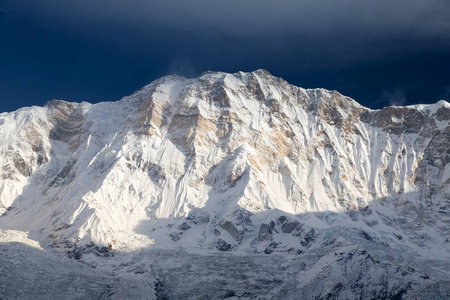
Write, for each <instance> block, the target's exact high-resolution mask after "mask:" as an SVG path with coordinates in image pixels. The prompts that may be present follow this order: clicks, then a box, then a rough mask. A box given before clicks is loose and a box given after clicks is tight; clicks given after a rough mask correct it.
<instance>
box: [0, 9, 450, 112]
mask: <svg viewBox="0 0 450 300" xmlns="http://www.w3.org/2000/svg"><path fill="white" fill-rule="evenodd" d="M258 68H264V69H267V70H268V71H269V72H271V73H272V74H274V75H276V76H280V77H282V78H284V79H286V80H287V81H288V82H290V83H292V84H295V85H297V86H301V87H306V88H312V87H323V88H327V89H335V90H338V91H339V92H341V93H343V94H345V95H348V96H350V97H352V98H354V99H355V100H357V101H358V102H360V103H361V104H363V105H365V106H368V107H371V108H379V107H382V106H386V105H392V104H397V105H398V104H415V103H431V102H436V101H438V100H440V99H446V100H450V1H448V0H397V1H387V0H378V1H364V0H363V1H361V0H341V1H334V0H304V1H297V0H295V1H294V0H284V1H283V0H277V1H269V0H239V1H237V0H228V1H222V0H221V1H218V0H186V1H179V0H171V1H167V0H159V1H156V0H127V1H119V0H97V1H95V0H89V1H88V0H77V1H72V0H66V1H60V0H40V1H34V0H0V111H12V110H15V109H17V108H19V107H22V106H29V105H43V104H45V103H46V102H47V101H49V100H51V99H63V100H68V101H78V102H80V101H88V102H98V101H105V100H118V99H120V98H121V97H123V96H126V95H129V94H131V93H132V92H133V91H135V90H137V89H139V88H140V87H141V86H143V85H145V84H147V83H149V82H151V81H153V80H155V79H157V78H159V77H161V76H164V75H167V74H174V73H175V74H179V75H183V76H186V77H192V76H198V75H200V74H201V73H202V72H204V71H207V70H213V71H225V72H237V71H253V70H255V69H258Z"/></svg>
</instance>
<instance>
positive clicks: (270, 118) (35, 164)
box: [0, 70, 450, 255]
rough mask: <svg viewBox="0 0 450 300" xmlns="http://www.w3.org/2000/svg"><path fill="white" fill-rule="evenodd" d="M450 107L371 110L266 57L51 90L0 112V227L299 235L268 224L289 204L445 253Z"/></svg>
mask: <svg viewBox="0 0 450 300" xmlns="http://www.w3.org/2000/svg"><path fill="white" fill-rule="evenodd" d="M449 121H450V105H449V104H448V103H447V102H445V101H440V102H438V103H436V104H432V105H420V106H410V107H387V108H384V109H382V110H370V109H367V108H364V107H362V106H361V105H359V104H358V103H357V102H355V101H354V100H352V99H350V98H348V97H345V96H343V95H341V94H339V93H338V92H336V91H328V90H324V89H302V88H298V87H295V86H292V85H289V84H288V83H287V82H285V81H284V80H282V79H280V78H276V77H274V76H272V75H270V74H269V73H268V72H267V71H264V70H258V71H255V72H252V73H242V72H240V73H236V74H226V73H206V74H204V75H202V76H201V77H200V78H196V79H185V78H181V77H176V76H167V77H163V78H161V79H160V80H157V81H155V82H153V83H151V84H149V85H147V86H145V87H143V88H142V89H141V90H139V91H137V92H135V93H134V94H133V95H131V96H129V97H125V98H123V99H122V100H120V101H118V102H104V103H99V104H95V105H91V104H88V103H81V104H79V103H68V102H64V101H59V100H53V101H51V102H49V103H48V104H47V105H46V106H45V107H31V108H23V109H20V110H18V111H16V112H13V113H3V114H0V136H1V137H2V139H1V140H0V153H1V156H0V178H1V180H0V213H2V214H3V216H2V217H0V226H1V228H2V229H17V230H24V231H31V232H36V234H38V236H39V239H41V240H45V241H47V242H48V243H55V244H60V243H64V242H66V241H67V240H80V239H81V240H82V241H83V242H90V241H94V242H95V243H97V244H103V245H107V244H111V245H113V244H114V247H116V248H122V249H133V248H136V247H140V246H144V245H153V246H154V247H162V248H165V247H172V245H174V246H175V247H186V248H187V249H189V250H191V251H196V250H202V249H203V250H214V249H215V250H236V251H237V250H240V251H249V249H253V250H256V251H258V249H260V250H261V251H262V250H264V249H265V248H266V246H267V245H266V244H269V243H270V241H271V240H273V239H275V240H277V239H279V240H280V242H281V243H285V244H289V245H286V247H289V248H292V247H294V248H295V249H301V248H302V247H303V246H302V245H301V244H300V240H299V241H297V242H292V241H291V239H290V238H286V237H284V235H285V233H286V232H287V233H289V234H290V233H292V232H294V231H299V230H304V228H303V229H301V228H300V226H299V227H298V228H297V227H296V225H295V224H296V223H295V224H294V225H292V224H291V226H292V228H288V229H287V230H274V229H276V228H275V227H276V226H278V225H277V224H275V223H274V222H275V221H277V220H278V218H280V217H282V216H283V218H286V220H285V222H290V221H289V220H290V219H291V218H293V217H294V218H300V219H302V218H303V223H302V225H304V226H306V227H307V226H312V227H319V228H327V227H333V226H344V225H346V226H353V227H359V228H363V229H364V230H367V231H369V232H389V233H390V234H391V235H392V233H395V234H396V235H398V236H402V237H404V238H405V240H404V242H406V243H411V244H413V245H417V246H418V247H420V248H421V249H424V250H426V251H427V252H429V251H431V249H426V248H427V247H426V246H424V245H425V244H429V245H432V246H430V248H432V250H436V251H435V252H436V255H448V253H449V252H448V249H449V248H448V247H449V246H448V244H447V242H448V239H447V234H448V232H449V221H450V218H449V216H450V215H449V214H450V163H449V162H450V126H449ZM310 212H322V214H319V216H320V215H326V218H325V219H324V218H320V217H317V215H314V214H308V213H310ZM283 220H284V219H283ZM271 222H272V223H271ZM280 222H281V223H283V222H282V221H278V223H280ZM295 222H297V221H295ZM281 223H280V226H282V224H281ZM446 239H447V240H446ZM253 250H252V251H253Z"/></svg>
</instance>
